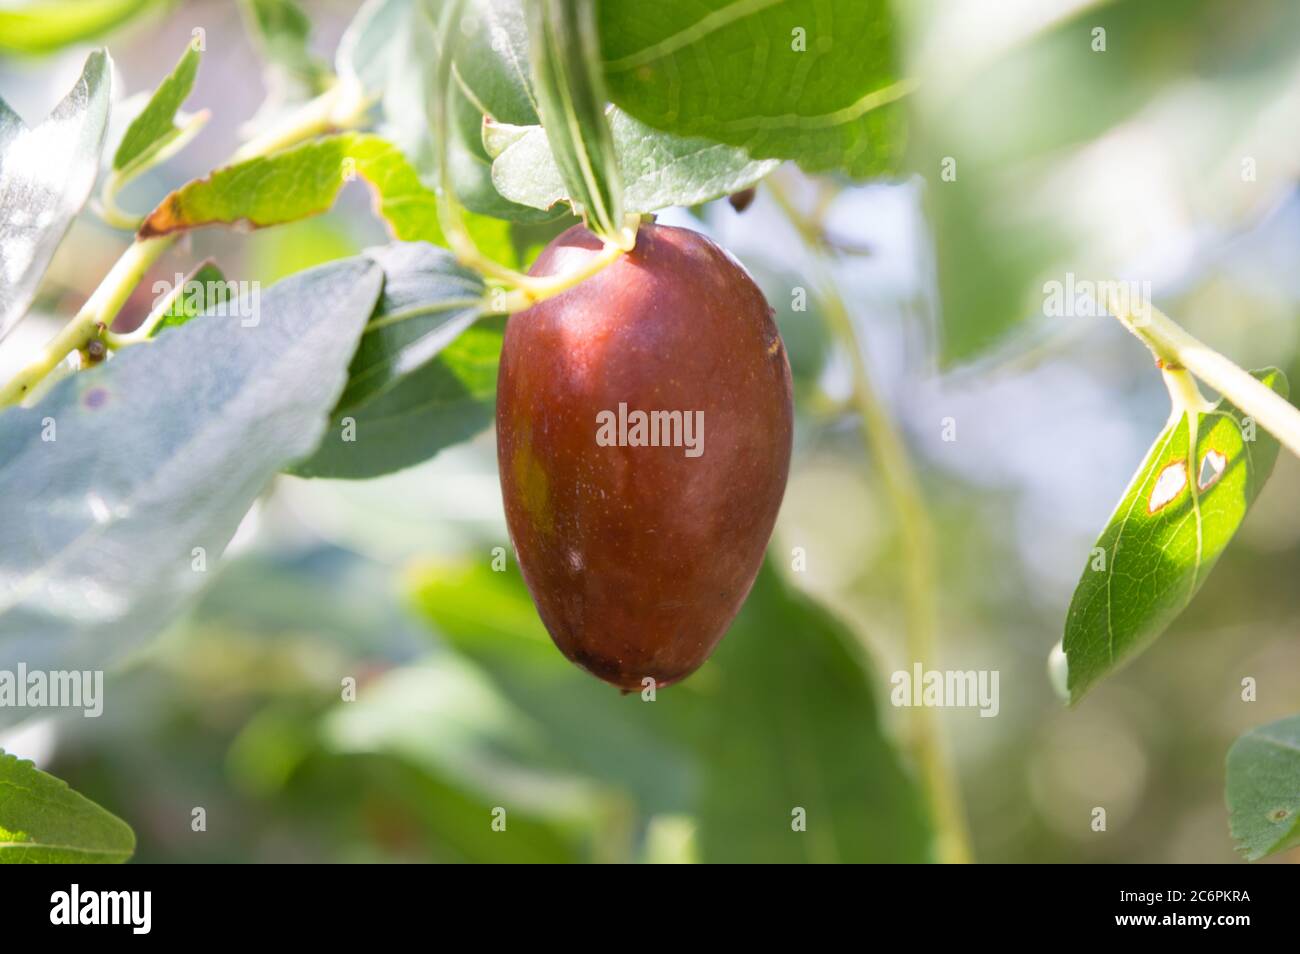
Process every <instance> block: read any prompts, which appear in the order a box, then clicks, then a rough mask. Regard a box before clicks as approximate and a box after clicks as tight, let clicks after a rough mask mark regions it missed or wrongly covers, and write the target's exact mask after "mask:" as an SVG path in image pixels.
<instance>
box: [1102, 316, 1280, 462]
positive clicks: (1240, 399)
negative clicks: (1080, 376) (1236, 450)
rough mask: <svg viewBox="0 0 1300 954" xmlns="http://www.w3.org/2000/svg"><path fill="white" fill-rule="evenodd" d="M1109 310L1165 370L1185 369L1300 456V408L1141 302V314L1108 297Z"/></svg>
mask: <svg viewBox="0 0 1300 954" xmlns="http://www.w3.org/2000/svg"><path fill="white" fill-rule="evenodd" d="M1105 305H1106V308H1107V309H1108V310H1109V311H1110V312H1111V314H1113V315H1114V316H1115V317H1116V318H1118V319H1119V320H1120V322H1121V323H1122V324H1123V325H1124V327H1125V328H1127V329H1128V330H1129V331H1131V332H1132V333H1133V334H1134V335H1136V336H1137V337H1138V338H1140V339H1141V340H1142V341H1143V342H1144V343H1145V344H1146V346H1147V347H1148V348H1150V349H1151V352H1152V353H1153V354H1154V355H1155V356H1156V358H1158V359H1159V360H1160V361H1161V362H1163V366H1165V367H1168V368H1170V369H1171V370H1173V369H1178V368H1186V369H1187V370H1188V371H1190V372H1191V373H1192V374H1194V375H1196V377H1197V378H1199V379H1200V380H1201V381H1203V382H1204V383H1205V384H1207V385H1209V386H1210V387H1212V388H1214V390H1216V391H1218V392H1219V394H1221V395H1222V396H1223V397H1225V398H1227V399H1228V400H1229V401H1231V402H1232V403H1233V404H1234V405H1236V406H1237V407H1238V408H1239V409H1240V410H1241V411H1242V412H1243V413H1244V414H1246V415H1247V416H1248V417H1250V418H1251V419H1252V420H1254V421H1255V423H1257V424H1258V425H1259V426H1260V427H1262V428H1264V430H1266V431H1268V432H1269V433H1270V434H1272V435H1273V436H1274V437H1276V438H1277V439H1278V441H1279V442H1280V443H1281V444H1282V445H1283V446H1284V447H1286V449H1287V450H1289V451H1290V452H1291V453H1292V454H1295V455H1296V456H1297V457H1300V409H1297V408H1296V407H1295V406H1294V405H1292V404H1291V403H1290V402H1288V401H1287V400H1286V398H1284V397H1282V395H1280V394H1278V393H1277V392H1276V391H1274V390H1273V389H1272V388H1270V387H1269V386H1268V385H1266V384H1264V383H1263V382H1262V381H1260V380H1259V379H1258V378H1256V377H1254V376H1252V375H1251V374H1249V373H1247V372H1246V371H1243V370H1242V369H1241V368H1239V367H1238V366H1237V365H1235V364H1233V363H1232V362H1231V361H1229V360H1228V359H1227V358H1225V357H1224V356H1223V355H1221V354H1219V353H1218V352H1217V351H1215V350H1214V349H1213V348H1211V347H1210V346H1209V345H1206V344H1205V343H1204V342H1202V341H1200V340H1198V339H1197V338H1195V337H1193V336H1192V335H1190V334H1188V333H1187V332H1186V331H1184V330H1183V329H1182V328H1181V327H1180V326H1179V325H1178V324H1177V323H1175V322H1174V321H1173V319H1171V318H1169V317H1168V316H1167V315H1165V314H1164V313H1163V312H1161V311H1160V310H1159V309H1157V308H1155V307H1154V306H1152V305H1151V304H1150V303H1143V305H1142V311H1141V312H1138V311H1134V310H1133V309H1132V308H1130V307H1128V305H1127V303H1125V302H1123V301H1120V299H1119V297H1118V296H1115V295H1109V296H1107V301H1106V302H1105Z"/></svg>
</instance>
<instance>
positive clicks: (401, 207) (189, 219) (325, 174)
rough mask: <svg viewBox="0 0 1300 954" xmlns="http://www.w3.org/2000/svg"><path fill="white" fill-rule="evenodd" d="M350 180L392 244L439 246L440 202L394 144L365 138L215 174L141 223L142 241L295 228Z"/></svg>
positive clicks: (344, 138)
mask: <svg viewBox="0 0 1300 954" xmlns="http://www.w3.org/2000/svg"><path fill="white" fill-rule="evenodd" d="M353 176H360V177H361V178H363V179H365V180H366V181H367V182H369V183H370V185H371V186H372V187H373V188H374V189H375V192H376V193H377V194H378V197H379V209H378V211H379V214H380V215H381V216H383V217H384V219H385V220H386V221H387V222H388V224H389V226H390V227H391V228H392V231H393V234H394V235H395V236H396V237H397V238H399V239H403V240H405V241H412V242H414V241H428V242H434V243H436V244H442V243H443V237H442V230H441V229H440V228H439V227H438V212H437V197H436V196H435V195H434V193H433V192H432V191H431V190H429V189H427V188H425V186H424V185H423V184H422V183H421V182H420V177H419V176H418V175H417V174H416V171H415V169H413V168H412V167H411V164H410V163H409V162H408V161H407V160H406V157H405V156H403V155H402V153H401V151H399V150H398V148H397V147H396V146H394V145H393V144H392V143H390V142H388V141H387V140H385V139H381V138H380V137H379V136H375V135H372V134H369V133H343V134H341V135H337V136H328V137H325V138H324V139H318V140H315V141H313V142H308V143H304V144H303V145H301V146H296V147H295V148H293V149H288V150H285V151H284V152H278V153H276V154H275V155H272V156H259V157H257V158H254V159H248V160H246V161H244V162H240V163H237V164H235V165H233V166H227V167H225V168H224V169H218V170H217V171H216V172H214V173H212V175H210V176H208V177H207V178H206V179H196V180H194V181H193V182H190V183H187V184H186V185H184V186H182V187H181V188H180V189H178V190H177V191H175V192H173V193H172V194H171V195H169V196H168V197H167V198H165V199H164V200H163V201H162V202H161V203H160V204H159V205H158V208H156V209H155V210H154V211H153V212H151V213H150V214H149V216H148V217H147V218H146V219H145V222H144V225H143V226H141V228H140V235H141V237H144V238H148V237H151V236H155V235H168V234H170V233H173V232H181V231H185V230H188V229H193V228H198V227H200V226H203V225H213V224H224V225H234V224H247V225H250V226H252V227H253V228H263V227H265V226H268V225H279V224H281V223H284V222H292V221H295V220H296V219H302V218H306V217H307V216H309V215H317V214H319V213H321V212H324V211H325V210H327V209H328V208H330V206H332V205H333V204H334V200H335V198H337V196H338V194H339V192H340V191H341V190H342V188H343V186H344V185H345V184H346V183H347V182H348V180H349V179H350V178H352V177H353Z"/></svg>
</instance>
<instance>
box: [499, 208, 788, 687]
mask: <svg viewBox="0 0 1300 954" xmlns="http://www.w3.org/2000/svg"><path fill="white" fill-rule="evenodd" d="M600 247H601V245H600V241H599V240H598V239H596V238H595V236H593V235H592V234H591V233H590V232H588V231H587V230H586V229H584V228H581V227H575V228H572V229H570V230H568V231H567V232H565V233H564V234H563V235H560V236H559V237H558V238H556V239H555V240H554V241H553V242H552V243H551V244H550V245H549V246H547V248H546V249H545V251H543V252H542V254H541V256H540V257H539V258H538V260H537V262H536V263H535V264H534V266H533V269H532V274H534V275H553V274H557V273H561V272H569V271H572V270H573V269H574V268H576V267H578V266H579V264H580V263H581V262H582V261H583V260H585V259H586V258H588V257H589V256H592V255H595V254H597V253H598V252H599V251H600ZM637 412H642V415H638V414H637ZM652 412H660V413H659V414H658V415H657V416H656V415H654V414H653V413H652ZM671 412H680V413H679V416H678V417H677V418H674V417H673V416H672V414H671ZM638 421H640V422H641V426H640V427H638ZM679 422H680V423H679ZM792 431H793V406H792V402H791V384H790V366H789V362H788V361H787V359H786V354H785V347H784V345H783V344H782V342H781V337H780V335H779V333H778V332H777V328H776V325H775V323H774V322H773V320H772V312H771V309H770V308H769V307H768V304H767V301H766V300H765V299H764V298H763V295H762V292H760V291H759V289H758V287H757V286H756V285H755V284H754V282H753V280H752V279H751V278H750V277H749V275H748V274H747V273H746V272H745V270H744V269H743V268H741V267H740V265H739V264H738V263H736V262H735V260H734V259H732V258H731V257H730V256H729V255H727V254H726V253H725V252H724V251H722V249H720V248H718V246H716V245H715V244H713V243H712V242H711V241H709V240H708V239H706V238H705V237H704V236H702V235H699V234H698V233H696V232H692V231H690V230H687V229H679V228H671V227H667V226H658V225H643V226H642V227H641V229H640V231H639V233H638V235H637V244H636V248H635V249H634V250H633V251H632V252H631V253H629V254H627V255H624V256H622V257H620V258H619V259H618V260H617V261H615V262H614V263H613V264H611V265H609V266H608V267H606V268H605V269H604V270H602V271H600V272H599V273H597V274H596V275H595V276H593V277H592V278H589V279H587V280H586V281H584V282H582V283H581V284H579V285H577V286H575V287H574V288H571V289H569V290H568V291H566V292H564V293H563V294H561V295H558V296H556V297H555V298H551V299H548V300H546V301H543V302H541V303H539V304H537V305H534V306H533V307H532V308H530V309H528V310H526V311H523V312H520V313H518V314H516V315H514V316H512V317H511V318H510V320H509V323H508V325H507V327H506V334H505V345H504V348H503V350H502V353H501V371H500V376H499V378H498V385H497V462H498V466H499V468H500V472H501V488H502V493H503V496H504V499H505V511H506V520H507V523H508V525H509V528H510V535H511V539H512V540H513V541H514V545H515V551H516V553H517V554H518V558H519V565H520V568H521V569H522V571H523V576H524V579H525V581H526V582H527V584H528V588H529V590H530V591H531V593H532V595H533V601H534V602H535V603H536V605H537V609H538V612H539V613H540V615H541V618H542V621H543V622H544V623H545V624H546V628H547V630H549V631H550V634H551V637H552V638H553V639H554V640H555V644H556V645H557V646H558V647H559V648H560V650H561V651H562V652H563V653H564V654H565V655H566V656H567V657H568V658H569V659H571V660H572V661H573V662H575V663H577V664H578V665H579V666H581V667H583V668H584V669H587V670H588V671H590V672H592V673H594V674H595V675H597V676H599V677H600V678H601V679H604V680H605V681H607V682H610V683H613V684H614V685H616V686H619V687H620V688H623V689H641V688H643V686H645V685H646V683H645V682H644V680H646V679H647V678H651V679H654V680H655V684H656V685H658V686H664V685H668V684H669V683H672V682H675V681H677V680H679V679H682V678H683V677H685V676H687V675H689V674H690V673H691V672H693V671H694V670H695V669H696V668H698V667H699V666H700V664H701V663H703V662H704V660H705V659H706V658H708V655H709V653H710V652H712V651H713V648H714V647H715V646H716V645H717V643H718V641H719V640H720V639H721V638H722V636H723V634H724V633H725V632H726V630H727V627H728V626H729V625H730V624H731V621H732V619H733V618H734V617H735V615H736V613H737V612H738V611H739V609H740V606H741V604H742V603H743V602H744V599H745V596H746V595H747V594H748V592H749V589H750V587H751V586H752V585H753V582H754V577H755V575H756V574H757V572H758V569H759V565H760V564H761V563H762V560H763V553H764V550H765V548H766V546H767V542H768V539H769V537H770V536H771V533H772V526H773V523H774V522H775V520H776V514H777V510H778V509H779V507H780V505H781V497H782V495H783V494H784V492H785V484H786V476H787V473H788V471H789V465H790V445H791V437H792ZM654 436H658V437H660V438H661V439H660V441H659V446H653V445H652V444H650V443H649V442H650V441H651V440H652V439H653V437H654Z"/></svg>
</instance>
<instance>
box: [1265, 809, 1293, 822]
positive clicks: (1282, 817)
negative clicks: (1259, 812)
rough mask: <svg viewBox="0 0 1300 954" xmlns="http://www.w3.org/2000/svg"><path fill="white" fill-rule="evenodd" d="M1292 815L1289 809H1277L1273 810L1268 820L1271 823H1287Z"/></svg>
mask: <svg viewBox="0 0 1300 954" xmlns="http://www.w3.org/2000/svg"><path fill="white" fill-rule="evenodd" d="M1290 815H1291V812H1290V810H1289V809H1286V808H1275V809H1273V810H1272V811H1271V812H1269V813H1268V820H1269V821H1271V822H1280V821H1286V820H1287V818H1289V817H1290Z"/></svg>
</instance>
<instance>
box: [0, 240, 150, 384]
mask: <svg viewBox="0 0 1300 954" xmlns="http://www.w3.org/2000/svg"><path fill="white" fill-rule="evenodd" d="M172 241H173V239H172V238H171V236H164V237H162V238H153V239H145V240H144V241H137V242H132V243H131V245H130V246H129V247H128V248H127V250H126V251H125V252H123V253H122V257H121V258H119V259H118V260H117V263H116V264H115V265H114V266H113V268H112V270H111V271H109V273H108V275H106V276H105V277H104V280H103V281H102V282H100V284H99V287H98V288H96V289H95V291H94V293H93V294H92V295H91V296H90V298H89V299H87V300H86V303H85V304H84V305H82V306H81V310H80V311H78V312H77V314H76V315H75V316H74V317H73V319H72V320H71V321H70V322H68V324H66V325H65V326H64V327H63V330H62V331H60V332H59V333H58V334H57V335H55V336H54V337H53V338H51V339H50V341H49V342H48V343H47V344H46V345H45V347H44V348H42V349H41V352H40V354H39V355H37V356H36V358H35V359H34V360H33V361H32V362H31V363H30V364H28V365H27V366H26V367H25V368H23V369H22V370H21V371H19V372H18V374H16V375H14V377H13V378H12V380H10V381H9V383H8V384H6V385H5V386H4V387H3V388H0V407H7V406H9V405H10V404H16V403H17V402H19V401H21V400H22V399H23V397H24V396H26V395H27V393H28V392H30V391H31V390H32V388H33V387H35V386H36V384H37V383H38V382H39V381H40V380H41V379H42V378H43V377H45V375H47V374H49V373H50V371H52V370H53V369H54V367H55V365H57V364H58V363H59V362H60V361H62V360H63V359H64V358H65V357H67V356H68V355H69V354H71V353H72V352H73V351H77V350H79V349H81V348H84V347H86V345H88V344H90V342H91V341H92V340H94V339H95V338H97V337H98V336H99V335H100V334H101V333H102V332H104V331H105V330H107V328H108V326H109V325H110V324H112V322H113V319H114V318H115V317H116V316H117V313H118V311H120V310H121V308H122V305H123V304H124V303H125V302H126V300H127V298H129V297H130V295H131V292H132V291H133V290H134V289H135V286H136V285H137V284H139V282H140V279H142V278H143V277H144V274H145V272H147V271H148V270H149V269H150V268H152V267H153V264H154V263H155V262H157V261H158V259H159V257H160V256H161V255H162V253H163V252H165V251H167V249H168V248H169V247H170V246H171V244H172Z"/></svg>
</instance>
